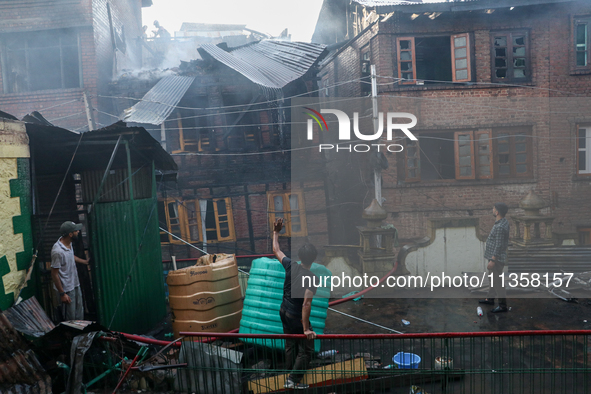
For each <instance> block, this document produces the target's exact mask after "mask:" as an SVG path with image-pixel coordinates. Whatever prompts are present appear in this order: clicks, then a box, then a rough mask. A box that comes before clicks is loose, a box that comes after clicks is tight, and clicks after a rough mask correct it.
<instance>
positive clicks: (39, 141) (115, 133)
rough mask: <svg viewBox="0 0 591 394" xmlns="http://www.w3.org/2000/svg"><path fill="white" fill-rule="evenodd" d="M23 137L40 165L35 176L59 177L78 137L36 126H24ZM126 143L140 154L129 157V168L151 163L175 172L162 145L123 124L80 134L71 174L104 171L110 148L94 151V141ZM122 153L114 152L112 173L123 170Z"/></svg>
mask: <svg viewBox="0 0 591 394" xmlns="http://www.w3.org/2000/svg"><path fill="white" fill-rule="evenodd" d="M26 126H27V134H28V135H29V141H31V146H32V150H33V153H34V154H35V155H36V156H35V160H36V162H38V163H43V165H42V166H38V169H37V170H38V171H39V172H38V174H53V173H63V171H65V170H66V168H68V165H69V162H70V158H71V157H72V156H73V154H74V150H75V149H76V146H77V145H78V140H79V138H80V134H79V133H76V132H72V131H69V130H66V129H62V128H59V127H49V126H40V125H37V124H32V123H27V124H26ZM120 135H121V136H122V138H123V139H124V140H127V141H129V143H130V147H132V148H133V149H134V150H136V152H139V153H140V154H132V155H131V161H132V166H133V168H139V167H141V166H143V165H144V164H146V163H149V162H150V161H151V160H154V164H155V166H156V169H158V170H162V171H176V170H177V169H178V168H177V165H176V163H175V161H174V159H173V158H172V156H170V155H169V154H168V153H167V152H166V151H165V150H164V148H162V145H160V143H159V142H158V141H156V140H155V139H154V138H153V137H152V136H151V135H150V133H148V132H147V131H146V130H145V129H144V128H142V127H126V126H125V124H124V123H123V122H117V123H115V124H113V125H111V126H108V127H105V128H103V129H99V130H93V131H89V132H86V133H84V135H83V137H82V142H81V143H80V147H79V149H78V153H77V154H76V156H75V158H74V162H73V164H72V168H73V170H75V171H92V170H100V169H103V170H104V168H105V165H106V163H107V162H108V159H109V157H110V155H111V153H112V150H113V146H114V142H113V146H106V147H104V148H102V149H99V148H97V145H96V142H98V141H116V140H117V138H118V137H119V136H120ZM126 167H127V156H126V154H125V149H118V151H117V155H116V156H115V160H114V162H113V167H112V169H117V168H126Z"/></svg>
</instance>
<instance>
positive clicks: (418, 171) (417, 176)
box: [404, 140, 421, 183]
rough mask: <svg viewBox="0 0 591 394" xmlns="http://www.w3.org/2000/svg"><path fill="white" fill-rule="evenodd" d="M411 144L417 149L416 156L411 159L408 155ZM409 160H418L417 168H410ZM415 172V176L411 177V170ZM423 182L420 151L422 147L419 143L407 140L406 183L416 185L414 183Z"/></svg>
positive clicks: (405, 156)
mask: <svg viewBox="0 0 591 394" xmlns="http://www.w3.org/2000/svg"><path fill="white" fill-rule="evenodd" d="M409 144H410V145H412V144H414V145H415V147H416V149H415V151H416V155H415V156H412V157H409V155H408V147H409ZM409 160H416V166H415V167H411V168H409V167H408V161H409ZM413 169H414V170H415V176H414V177H413V176H410V170H413ZM420 180H421V149H420V145H419V141H411V140H405V144H404V181H405V182H408V183H414V182H420Z"/></svg>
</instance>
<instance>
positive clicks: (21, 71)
mask: <svg viewBox="0 0 591 394" xmlns="http://www.w3.org/2000/svg"><path fill="white" fill-rule="evenodd" d="M151 4H152V1H151V0H142V1H134V0H120V1H110V2H108V1H103V0H59V1H36V2H34V4H31V3H23V2H20V1H3V2H2V4H0V53H1V57H0V108H2V109H3V110H4V111H6V112H8V113H11V114H13V115H15V116H16V117H18V118H19V119H20V118H22V117H23V116H24V115H25V114H28V113H31V112H33V111H40V112H42V113H43V114H44V116H45V117H46V118H47V119H49V120H50V121H52V122H53V123H54V124H56V125H59V126H63V127H66V128H69V129H72V130H76V129H77V130H88V128H89V127H90V128H100V127H101V125H102V126H105V125H109V124H111V123H113V122H114V121H116V119H114V118H113V117H112V116H108V115H105V114H104V113H105V112H109V111H108V109H109V108H110V107H105V106H104V100H105V98H101V97H99V96H101V95H105V93H106V91H105V88H106V86H107V84H108V82H110V81H111V80H112V78H113V77H115V76H117V75H118V74H119V73H120V72H121V70H123V69H130V68H138V67H141V62H142V48H143V45H142V37H141V36H142V34H141V32H142V20H141V7H147V6H150V5H151ZM84 93H86V101H87V102H88V105H85V99H84ZM92 122H95V125H94V127H93V126H89V124H92ZM97 124H98V125H97Z"/></svg>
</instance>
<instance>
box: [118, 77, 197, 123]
mask: <svg viewBox="0 0 591 394" xmlns="http://www.w3.org/2000/svg"><path fill="white" fill-rule="evenodd" d="M194 80H195V77H185V76H178V75H174V76H167V77H164V78H162V79H161V80H160V81H158V83H157V84H156V85H154V87H153V88H152V89H150V91H148V93H146V95H145V96H144V97H143V98H142V99H141V100H140V101H139V102H138V103H137V104H135V105H134V106H133V107H131V108H130V109H129V110H127V111H126V113H125V115H124V117H123V121H125V122H128V123H142V124H153V125H161V124H162V123H163V122H164V121H165V120H166V118H168V116H169V115H170V113H171V112H172V111H173V110H174V108H175V107H176V105H177V104H178V103H179V101H181V99H182V98H183V96H184V95H185V93H186V92H187V90H188V89H189V87H190V86H191V84H192V83H193V81H194Z"/></svg>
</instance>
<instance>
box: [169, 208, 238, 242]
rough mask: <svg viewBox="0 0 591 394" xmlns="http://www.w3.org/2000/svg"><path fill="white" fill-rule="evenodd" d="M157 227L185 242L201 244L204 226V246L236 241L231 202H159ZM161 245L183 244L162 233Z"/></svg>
mask: <svg viewBox="0 0 591 394" xmlns="http://www.w3.org/2000/svg"><path fill="white" fill-rule="evenodd" d="M158 204H159V205H158V208H159V212H158V215H159V218H160V226H162V227H164V226H163V224H166V226H167V228H168V231H169V232H171V233H172V234H174V235H176V236H177V237H179V238H182V239H183V240H185V241H186V242H190V243H195V242H203V226H204V225H205V235H206V238H207V242H228V241H234V240H236V235H235V230H234V218H233V216H232V202H231V199H230V198H214V199H208V200H186V201H180V200H178V199H165V200H161V201H159V202H158ZM160 234H161V235H160V241H161V242H162V243H183V242H182V241H180V240H178V239H176V238H174V237H173V236H172V235H170V234H167V233H165V232H161V233H160Z"/></svg>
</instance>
